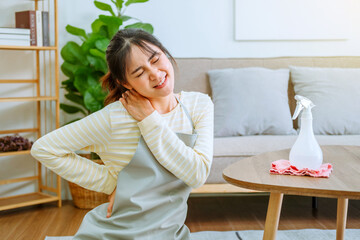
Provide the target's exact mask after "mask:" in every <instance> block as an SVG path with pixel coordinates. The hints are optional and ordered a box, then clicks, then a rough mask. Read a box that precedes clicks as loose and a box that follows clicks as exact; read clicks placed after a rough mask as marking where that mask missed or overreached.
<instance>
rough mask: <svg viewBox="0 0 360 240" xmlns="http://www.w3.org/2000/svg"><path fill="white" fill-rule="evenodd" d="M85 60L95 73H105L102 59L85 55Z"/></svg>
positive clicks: (105, 65) (105, 69)
mask: <svg viewBox="0 0 360 240" xmlns="http://www.w3.org/2000/svg"><path fill="white" fill-rule="evenodd" d="M86 58H87V60H88V61H89V63H90V67H92V68H94V69H95V70H96V71H100V72H102V73H103V74H105V73H107V70H108V68H107V64H106V62H105V60H104V59H103V58H100V57H94V56H91V55H87V56H86Z"/></svg>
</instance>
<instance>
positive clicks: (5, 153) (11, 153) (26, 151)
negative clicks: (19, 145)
mask: <svg viewBox="0 0 360 240" xmlns="http://www.w3.org/2000/svg"><path fill="white" fill-rule="evenodd" d="M25 154H30V150H24V151H13V152H0V157H4V156H14V155H25Z"/></svg>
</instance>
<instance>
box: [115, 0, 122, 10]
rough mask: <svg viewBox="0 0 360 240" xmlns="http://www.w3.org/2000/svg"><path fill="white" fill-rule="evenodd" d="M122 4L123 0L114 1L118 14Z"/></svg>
mask: <svg viewBox="0 0 360 240" xmlns="http://www.w3.org/2000/svg"><path fill="white" fill-rule="evenodd" d="M114 3H115V2H114ZM123 3H124V0H116V3H115V5H116V7H117V9H118V10H119V12H120V11H121V9H122V7H123Z"/></svg>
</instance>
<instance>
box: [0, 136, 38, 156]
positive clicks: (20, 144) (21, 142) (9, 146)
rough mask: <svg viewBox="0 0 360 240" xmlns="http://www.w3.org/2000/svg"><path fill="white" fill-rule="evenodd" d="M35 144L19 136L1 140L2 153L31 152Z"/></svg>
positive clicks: (0, 149)
mask: <svg viewBox="0 0 360 240" xmlns="http://www.w3.org/2000/svg"><path fill="white" fill-rule="evenodd" d="M32 144H33V142H32V141H29V140H28V139H27V138H24V137H21V136H20V135H18V134H15V135H14V136H5V137H2V138H0V152H13V151H23V150H30V149H31V146H32Z"/></svg>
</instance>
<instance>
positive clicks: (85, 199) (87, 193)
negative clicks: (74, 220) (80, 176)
mask: <svg viewBox="0 0 360 240" xmlns="http://www.w3.org/2000/svg"><path fill="white" fill-rule="evenodd" d="M91 161H94V162H96V163H98V164H104V163H103V162H102V161H101V160H91ZM68 183H69V187H70V192H71V196H72V199H73V203H74V205H75V207H77V208H81V209H92V208H95V207H97V206H99V205H100V204H103V203H106V202H108V201H109V200H108V195H107V194H105V193H99V192H95V191H91V190H88V189H85V188H83V187H80V186H79V185H77V184H75V183H72V182H68Z"/></svg>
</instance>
